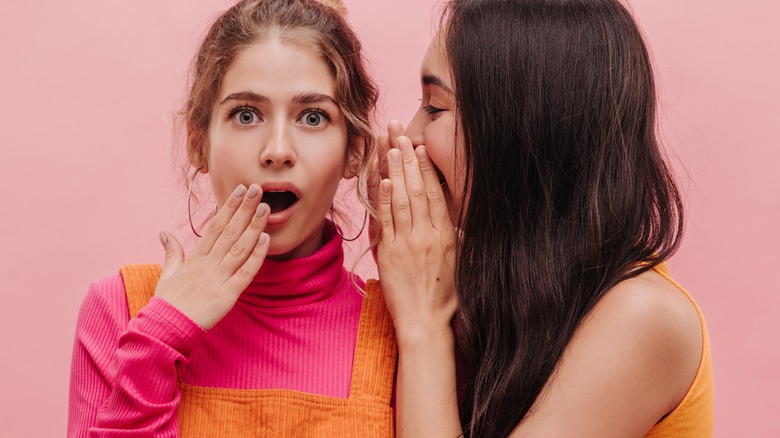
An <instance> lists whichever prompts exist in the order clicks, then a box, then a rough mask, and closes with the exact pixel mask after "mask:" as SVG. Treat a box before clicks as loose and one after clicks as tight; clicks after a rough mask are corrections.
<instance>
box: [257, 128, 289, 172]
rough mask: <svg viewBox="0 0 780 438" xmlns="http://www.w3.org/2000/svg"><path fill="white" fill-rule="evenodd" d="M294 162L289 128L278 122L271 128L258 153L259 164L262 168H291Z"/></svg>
mask: <svg viewBox="0 0 780 438" xmlns="http://www.w3.org/2000/svg"><path fill="white" fill-rule="evenodd" d="M295 161H296V155H295V148H294V146H293V143H292V137H291V135H290V132H289V127H288V126H287V125H286V124H285V123H284V121H283V120H280V121H278V122H276V123H274V124H273V125H272V126H271V129H270V132H269V133H268V136H267V138H266V140H265V145H263V149H262V150H261V152H260V164H262V165H263V167H271V168H272V167H284V166H288V167H289V166H293V165H294V164H295Z"/></svg>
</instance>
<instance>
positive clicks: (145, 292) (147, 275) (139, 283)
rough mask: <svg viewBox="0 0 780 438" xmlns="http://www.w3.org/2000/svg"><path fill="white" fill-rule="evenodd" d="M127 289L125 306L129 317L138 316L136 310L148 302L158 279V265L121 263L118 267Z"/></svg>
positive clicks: (160, 269)
mask: <svg viewBox="0 0 780 438" xmlns="http://www.w3.org/2000/svg"><path fill="white" fill-rule="evenodd" d="M119 272H120V273H121V274H122V280H123V281H124V283H125V290H126V291H127V308H128V310H129V311H130V318H135V317H136V316H138V312H140V311H141V309H142V308H143V307H144V306H146V304H147V303H149V300H151V299H152V296H153V295H154V289H155V287H157V280H159V279H160V274H161V273H162V267H160V265H122V266H121V267H120V268H119Z"/></svg>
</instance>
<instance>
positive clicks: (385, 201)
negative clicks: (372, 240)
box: [377, 179, 395, 242]
mask: <svg viewBox="0 0 780 438" xmlns="http://www.w3.org/2000/svg"><path fill="white" fill-rule="evenodd" d="M392 192H393V183H392V181H390V180H389V179H383V180H382V181H380V182H379V190H378V193H377V201H378V202H377V215H378V216H379V224H380V226H381V229H382V239H381V240H380V242H392V241H393V240H395V225H394V224H393V211H392V210H393V200H392Z"/></svg>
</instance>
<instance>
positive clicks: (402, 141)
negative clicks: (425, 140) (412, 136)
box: [396, 137, 412, 152]
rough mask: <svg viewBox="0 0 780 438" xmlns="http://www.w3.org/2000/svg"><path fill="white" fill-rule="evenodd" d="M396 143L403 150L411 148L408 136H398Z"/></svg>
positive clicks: (406, 150)
mask: <svg viewBox="0 0 780 438" xmlns="http://www.w3.org/2000/svg"><path fill="white" fill-rule="evenodd" d="M396 143H398V149H400V150H402V151H404V152H408V151H409V150H411V149H412V142H411V140H409V138H408V137H398V141H396Z"/></svg>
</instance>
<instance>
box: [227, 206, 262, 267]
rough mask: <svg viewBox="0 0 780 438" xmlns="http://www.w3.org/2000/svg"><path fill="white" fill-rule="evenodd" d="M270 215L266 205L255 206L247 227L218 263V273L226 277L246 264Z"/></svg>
mask: <svg viewBox="0 0 780 438" xmlns="http://www.w3.org/2000/svg"><path fill="white" fill-rule="evenodd" d="M270 214H271V208H270V207H269V206H268V205H267V204H262V203H261V204H260V205H258V206H257V209H256V210H255V214H254V216H253V217H252V219H251V221H250V222H249V225H248V226H247V227H246V229H245V230H244V232H243V233H242V234H241V237H239V238H238V240H236V241H235V242H234V243H233V245H232V246H231V247H230V250H229V251H228V253H227V254H225V257H224V258H223V259H222V261H221V262H220V266H219V271H220V272H222V273H223V274H224V275H225V276H226V277H230V276H232V275H234V274H235V273H236V271H238V269H240V268H241V267H242V266H243V265H244V264H245V263H246V261H247V259H249V257H251V256H252V252H253V251H254V250H255V248H256V246H257V242H258V239H260V235H261V234H262V233H263V231H264V230H265V227H266V225H267V224H268V216H269V215H270Z"/></svg>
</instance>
